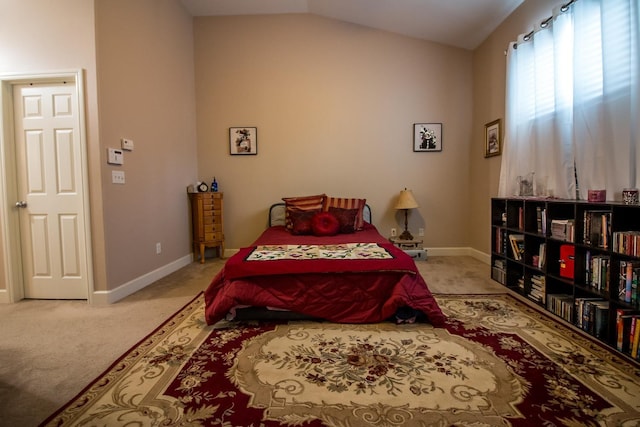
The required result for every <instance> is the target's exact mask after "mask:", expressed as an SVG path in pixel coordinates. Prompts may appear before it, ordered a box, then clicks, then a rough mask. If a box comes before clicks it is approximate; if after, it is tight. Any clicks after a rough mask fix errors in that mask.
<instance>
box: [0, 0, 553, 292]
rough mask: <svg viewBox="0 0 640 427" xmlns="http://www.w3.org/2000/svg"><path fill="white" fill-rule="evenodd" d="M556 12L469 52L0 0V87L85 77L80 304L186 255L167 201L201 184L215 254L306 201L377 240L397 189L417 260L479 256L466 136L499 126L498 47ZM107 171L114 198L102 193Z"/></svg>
mask: <svg viewBox="0 0 640 427" xmlns="http://www.w3.org/2000/svg"><path fill="white" fill-rule="evenodd" d="M557 4H559V2H557V1H551V0H527V1H526V2H525V3H524V4H523V6H521V7H520V8H519V9H518V10H516V11H515V12H514V13H513V14H512V16H511V17H509V18H508V19H507V20H506V21H505V23H504V24H503V25H502V26H501V27H500V28H499V29H498V30H497V31H496V32H495V33H494V34H492V35H491V37H490V38H489V39H488V40H487V41H486V42H485V43H483V44H482V46H481V47H480V48H479V49H478V50H477V51H475V52H469V51H465V50H461V49H454V48H450V47H446V46H442V45H439V44H435V43H430V42H426V41H422V40H417V39H411V38H407V37H403V36H399V35H394V34H390V33H386V32H382V31H376V30H373V29H369V28H365V27H361V26H356V25H351V24H346V23H342V22H339V21H334V20H330V19H324V18H320V17H315V16H310V15H276V16H263V17H254V16H246V17H221V18H196V19H195V20H192V19H191V18H190V17H189V16H188V15H187V14H186V13H185V12H184V10H182V8H181V7H180V6H179V4H178V3H177V2H176V1H174V0H138V1H136V2H131V1H126V0H96V1H87V0H57V1H56V2H51V1H49V0H0V73H3V74H5V73H35V72H42V71H59V70H70V69H83V70H84V71H85V79H86V83H85V85H86V87H85V97H86V103H87V105H86V109H87V111H86V120H87V139H88V144H89V147H88V157H89V174H90V200H91V214H92V220H91V223H92V234H93V255H94V260H93V261H94V262H93V264H94V276H95V286H96V289H98V290H113V289H115V288H117V287H118V286H120V285H123V284H125V283H127V282H129V281H132V280H135V279H136V278H138V277H141V276H144V275H145V274H148V273H150V272H153V271H155V270H156V269H158V268H162V267H163V266H164V265H166V264H168V263H171V262H173V261H175V260H177V259H180V258H184V257H185V256H187V255H188V254H189V252H190V247H189V223H188V207H187V203H186V200H187V199H186V196H185V194H184V190H185V187H186V185H188V184H190V183H193V182H195V180H197V179H205V180H207V181H209V180H211V178H212V177H213V176H214V175H215V176H216V177H217V178H218V180H219V181H220V186H221V190H222V191H224V192H225V201H226V212H225V214H226V225H225V231H226V234H227V237H228V242H227V246H228V247H229V248H237V247H240V246H244V245H247V244H249V243H250V242H251V241H252V240H253V239H254V238H255V237H256V236H257V235H258V233H259V232H260V231H261V230H262V229H263V227H264V225H265V221H266V214H267V208H268V206H269V205H270V204H271V203H273V202H277V201H278V200H280V198H281V197H283V196H291V195H302V194H311V193H317V192H326V193H328V194H331V195H335V196H345V197H351V196H358V197H365V198H367V200H368V201H369V203H370V204H371V205H372V207H373V210H374V223H375V224H376V225H377V226H378V227H379V229H380V231H381V232H382V233H383V234H387V233H388V232H389V229H390V228H391V227H396V228H401V227H402V225H403V219H402V216H401V215H398V214H397V213H396V212H395V211H394V210H393V203H394V201H395V197H396V195H397V194H398V192H399V191H400V189H402V188H404V187H408V188H411V189H412V190H413V191H414V194H415V195H416V198H417V199H418V202H419V203H420V209H418V210H416V211H414V212H412V213H411V216H410V228H411V230H412V231H413V232H414V233H415V232H416V231H417V229H418V228H419V227H424V228H425V229H426V234H427V235H426V237H425V244H426V245H427V246H428V247H440V248H442V247H469V246H470V247H472V248H474V249H477V250H479V251H482V252H485V253H488V252H489V233H488V224H489V198H490V197H491V196H493V195H495V194H496V192H497V182H498V176H499V169H500V159H501V158H500V157H494V158H490V159H485V158H484V156H483V154H484V124H485V123H487V122H489V121H492V120H494V119H496V118H504V67H505V63H504V49H505V48H506V46H507V43H508V42H509V41H510V40H513V39H514V38H515V37H516V35H517V34H518V33H521V32H524V31H527V30H528V29H530V28H531V27H532V26H533V24H534V23H536V22H538V21H539V20H540V19H542V18H544V17H546V16H547V15H548V14H549V12H550V10H551V8H552V7H553V6H556V5H557ZM34 29H35V30H34ZM192 30H193V32H192ZM194 60H195V65H194ZM98 111H99V116H98ZM98 117H99V120H98ZM194 118H195V119H197V122H196V120H194ZM416 122H442V123H443V126H444V131H443V136H444V144H443V151H442V152H440V153H414V152H413V151H412V126H413V123H416ZM196 123H197V128H196ZM230 126H257V127H258V139H259V146H258V151H259V153H258V155H257V156H230V155H229V147H228V144H229V142H228V140H229V137H228V128H229V127H230ZM196 130H197V133H196ZM196 135H197V137H196ZM121 137H128V138H132V139H133V140H134V141H135V144H136V148H135V151H133V152H132V153H127V154H126V155H125V165H124V166H123V167H121V168H116V167H113V166H109V165H107V164H106V159H105V157H106V148H107V147H117V146H118V144H119V140H120V138H121ZM196 141H197V143H196ZM114 169H121V170H124V171H125V173H126V180H127V184H125V185H124V186H116V185H113V184H111V171H112V170H114ZM3 202H4V201H3ZM156 242H161V243H162V248H163V252H162V254H160V255H156V254H155V243H156ZM1 250H2V246H0V251H1ZM0 255H2V254H1V253H0ZM107 272H108V273H107ZM0 277H2V278H4V266H3V265H1V262H0ZM5 287H6V284H5V283H0V289H2V288H5Z"/></svg>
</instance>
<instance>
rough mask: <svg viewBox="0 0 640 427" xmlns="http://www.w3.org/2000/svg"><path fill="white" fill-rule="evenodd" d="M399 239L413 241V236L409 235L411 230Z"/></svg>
mask: <svg viewBox="0 0 640 427" xmlns="http://www.w3.org/2000/svg"><path fill="white" fill-rule="evenodd" d="M399 238H400V239H401V240H413V236H412V235H411V233H409V230H404V231H403V232H402V234H401V235H400V236H399Z"/></svg>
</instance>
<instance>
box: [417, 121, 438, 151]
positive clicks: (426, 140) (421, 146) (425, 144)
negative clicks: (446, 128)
mask: <svg viewBox="0 0 640 427" xmlns="http://www.w3.org/2000/svg"><path fill="white" fill-rule="evenodd" d="M413 151H442V123H414V125H413Z"/></svg>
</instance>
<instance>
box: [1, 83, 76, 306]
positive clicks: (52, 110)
mask: <svg viewBox="0 0 640 427" xmlns="http://www.w3.org/2000/svg"><path fill="white" fill-rule="evenodd" d="M13 103H14V121H15V123H14V129H15V143H16V158H17V184H18V185H17V188H18V197H19V198H20V200H18V201H17V203H16V206H17V207H19V208H20V209H19V212H20V213H19V222H20V243H21V249H22V265H23V277H24V296H25V297H26V298H41V299H87V294H88V278H87V247H86V241H87V239H86V236H85V233H84V230H85V221H86V220H87V219H86V218H85V212H84V191H83V188H82V187H83V180H82V159H81V146H80V144H81V140H80V119H79V111H78V98H77V94H76V87H75V83H67V84H63V83H60V84H29V85H15V86H14V89H13Z"/></svg>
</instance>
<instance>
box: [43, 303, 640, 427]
mask: <svg viewBox="0 0 640 427" xmlns="http://www.w3.org/2000/svg"><path fill="white" fill-rule="evenodd" d="M437 300H438V302H439V304H440V305H441V307H442V310H443V311H444V312H445V314H446V315H447V316H448V322H447V326H446V327H445V328H434V327H432V326H431V325H428V324H402V325H395V324H392V323H383V324H375V325H340V324H333V323H323V322H308V321H297V322H289V323H286V322H280V323H278V322H269V323H265V322H262V323H257V322H256V323H226V322H220V323H218V324H216V325H214V326H207V325H206V324H205V322H204V314H203V310H204V306H203V304H204V303H203V297H202V295H199V296H198V297H197V298H196V299H195V300H194V301H193V302H191V303H190V304H188V305H187V306H186V307H185V308H184V309H182V310H181V311H180V312H179V313H177V314H176V315H175V316H174V317H172V318H171V319H169V320H168V321H167V322H166V323H165V324H164V325H162V326H161V327H160V328H158V329H157V330H156V331H155V332H154V333H152V334H151V335H149V336H148V337H147V338H146V339H145V340H143V341H142V342H141V343H140V344H139V345H138V346H136V347H135V348H134V349H132V350H131V351H130V352H129V353H127V354H125V355H124V356H123V357H122V358H121V359H120V360H118V361H117V362H116V363H115V364H114V365H113V366H112V367H111V368H110V369H109V370H108V371H107V372H106V373H104V374H103V375H102V376H100V377H99V378H98V379H97V380H96V381H95V382H94V383H92V384H91V385H90V386H88V387H87V388H86V389H85V390H84V391H83V392H82V393H81V394H80V395H79V396H78V397H76V398H75V399H74V400H73V401H71V402H70V403H69V404H67V405H66V406H64V407H63V408H62V409H61V410H60V411H59V412H57V413H56V414H54V415H52V416H51V417H50V418H49V419H48V420H47V421H46V422H45V423H44V425H55V426H59V425H74V426H124V425H131V426H164V425H167V426H226V427H231V426H243V427H249V426H254V427H258V426H263V427H269V426H309V427H311V426H332V427H333V426H335V427H347V426H377V427H394V426H452V425H457V426H511V425H512V426H596V425H597V426H602V425H610V426H614V425H616V426H638V425H640V369H639V367H638V366H637V365H634V364H631V363H630V362H627V361H625V360H623V359H621V358H619V357H618V356H617V355H615V354H613V353H611V352H609V351H608V350H606V349H604V348H602V347H601V346H600V345H598V344H597V343H594V342H593V341H591V340H589V339H587V338H584V337H583V336H582V335H581V334H579V333H576V332H574V331H573V330H572V329H570V328H567V327H565V326H564V325H562V324H560V323H557V322H555V321H554V320H553V319H552V318H550V317H548V316H546V315H545V314H542V313H540V312H538V311H536V310H534V309H532V308H530V307H529V306H527V305H525V304H523V303H521V302H519V301H518V300H516V299H515V298H513V297H510V296H508V295H491V296H469V295H464V296H438V297H437Z"/></svg>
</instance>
